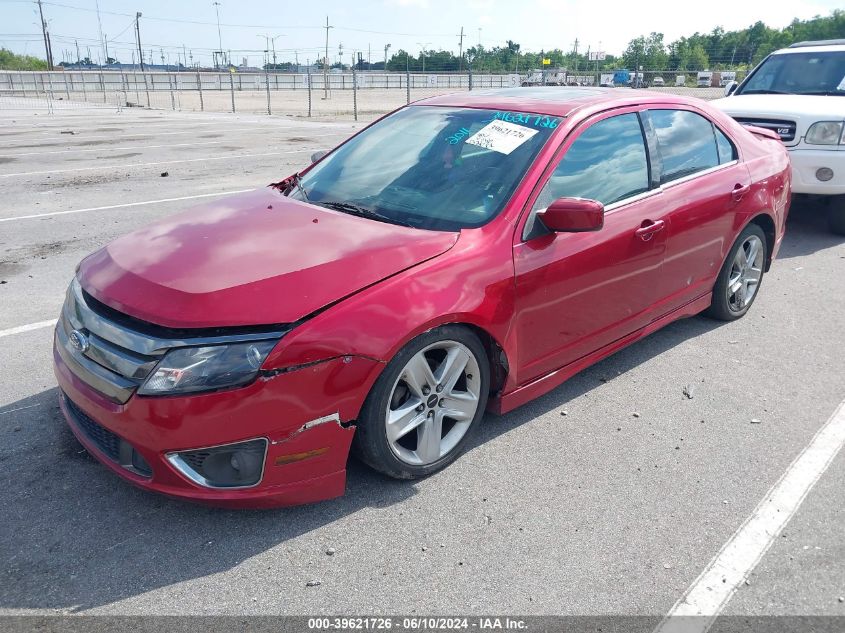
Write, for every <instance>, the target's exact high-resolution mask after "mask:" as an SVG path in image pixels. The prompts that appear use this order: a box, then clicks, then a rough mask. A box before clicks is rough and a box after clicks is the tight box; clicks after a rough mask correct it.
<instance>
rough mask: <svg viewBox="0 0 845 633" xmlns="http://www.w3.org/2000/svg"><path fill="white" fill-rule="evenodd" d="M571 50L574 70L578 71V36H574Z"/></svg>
mask: <svg viewBox="0 0 845 633" xmlns="http://www.w3.org/2000/svg"><path fill="white" fill-rule="evenodd" d="M572 50H573V51H574V52H573V64H574V65H575V72H576V73H577V72H578V38H577V37H576V38H575V47H574V48H573V49H572Z"/></svg>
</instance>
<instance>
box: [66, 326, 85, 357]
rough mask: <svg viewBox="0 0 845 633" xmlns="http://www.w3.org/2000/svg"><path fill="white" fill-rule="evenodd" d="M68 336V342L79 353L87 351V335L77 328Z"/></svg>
mask: <svg viewBox="0 0 845 633" xmlns="http://www.w3.org/2000/svg"><path fill="white" fill-rule="evenodd" d="M68 338H69V339H70V344H71V345H73V349H75V350H76V351H77V352H79V353H80V354H84V353H85V352H87V351H88V347H90V343H89V342H88V337H87V336H85V335H84V334H83V333H82V332H80V331H79V330H73V331H72V332H71V333H70V336H69V337H68Z"/></svg>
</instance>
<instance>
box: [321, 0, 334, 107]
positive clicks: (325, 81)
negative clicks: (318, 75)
mask: <svg viewBox="0 0 845 633" xmlns="http://www.w3.org/2000/svg"><path fill="white" fill-rule="evenodd" d="M323 28H324V29H326V57H325V58H324V59H323V99H328V98H329V29H331V28H334V27H332V26H329V16H326V26H324V27H323Z"/></svg>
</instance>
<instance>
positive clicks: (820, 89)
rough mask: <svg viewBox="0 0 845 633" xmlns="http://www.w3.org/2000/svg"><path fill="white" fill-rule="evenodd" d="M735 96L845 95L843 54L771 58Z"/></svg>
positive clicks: (844, 54)
mask: <svg viewBox="0 0 845 633" xmlns="http://www.w3.org/2000/svg"><path fill="white" fill-rule="evenodd" d="M737 94H800V95H807V94H825V95H827V94H829V95H845V51H835V52H820V51H812V50H811V51H808V52H806V53H785V54H781V55H772V56H771V57H769V58H768V59H767V60H766V61H764V62H763V63H762V64H761V65H760V66H759V67H758V68H757V70H755V71H754V74H753V75H751V77H749V78H748V81H747V82H745V85H744V86H742V88H741V89H740V90H739V91H738V92H737Z"/></svg>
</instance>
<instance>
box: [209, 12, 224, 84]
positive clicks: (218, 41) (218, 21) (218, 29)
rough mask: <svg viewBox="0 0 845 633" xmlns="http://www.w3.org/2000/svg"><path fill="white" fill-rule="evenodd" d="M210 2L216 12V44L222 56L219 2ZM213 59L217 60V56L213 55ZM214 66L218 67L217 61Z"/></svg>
mask: <svg viewBox="0 0 845 633" xmlns="http://www.w3.org/2000/svg"><path fill="white" fill-rule="evenodd" d="M211 4H213V5H214V12H215V13H216V14H217V44H218V46H219V49H218V50H219V51H220V57H221V58H222V57H223V36H222V35H221V34H220V3H219V2H217V0H214V2H212V3H211ZM215 61H217V57H215ZM215 67H216V68H220V65H219V62H217V63H216V65H215Z"/></svg>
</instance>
